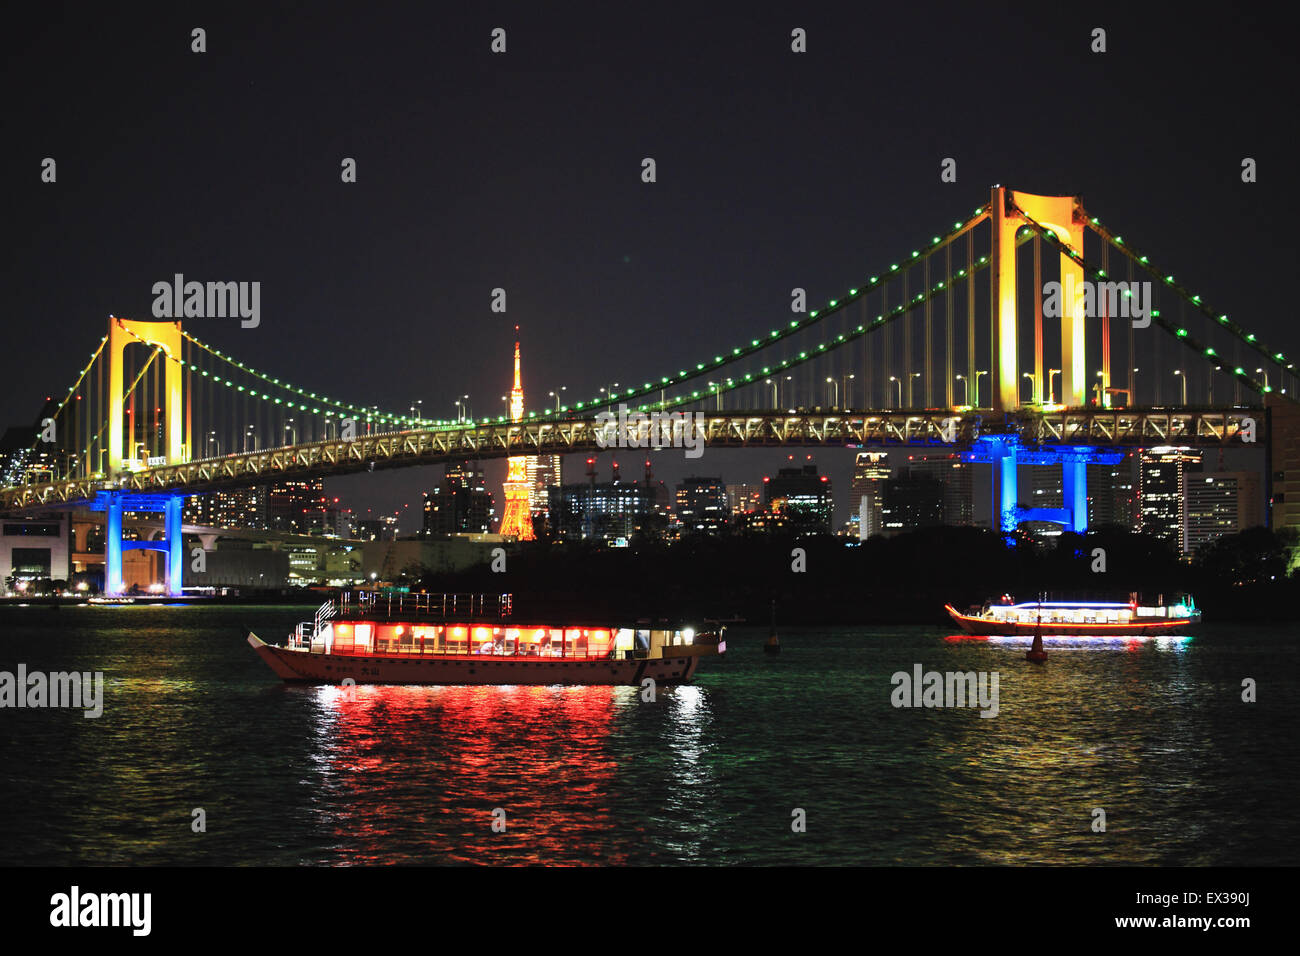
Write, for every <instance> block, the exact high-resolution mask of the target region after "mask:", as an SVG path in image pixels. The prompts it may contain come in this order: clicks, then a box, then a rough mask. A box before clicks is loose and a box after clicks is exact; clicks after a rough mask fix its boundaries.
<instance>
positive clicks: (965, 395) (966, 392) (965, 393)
mask: <svg viewBox="0 0 1300 956" xmlns="http://www.w3.org/2000/svg"><path fill="white" fill-rule="evenodd" d="M957 381H959V382H961V403H962V404H963V405H966V406H969V405H970V383H969V382H968V381H967V380H966V376H965V375H958V376H957Z"/></svg>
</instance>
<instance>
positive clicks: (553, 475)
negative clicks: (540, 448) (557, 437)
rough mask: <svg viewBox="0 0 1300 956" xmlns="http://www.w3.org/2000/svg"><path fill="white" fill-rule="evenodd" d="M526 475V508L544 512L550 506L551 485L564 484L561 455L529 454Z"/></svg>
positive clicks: (536, 512)
mask: <svg viewBox="0 0 1300 956" xmlns="http://www.w3.org/2000/svg"><path fill="white" fill-rule="evenodd" d="M525 462H526V469H525V471H526V474H527V476H528V510H529V511H530V512H531V513H532V514H534V515H537V514H545V513H546V512H547V510H548V509H549V508H550V506H551V498H550V493H549V492H548V491H547V489H548V488H550V487H551V486H552V485H562V484H564V475H563V470H562V465H563V462H564V456H563V455H529V456H528V457H527V458H526V459H525Z"/></svg>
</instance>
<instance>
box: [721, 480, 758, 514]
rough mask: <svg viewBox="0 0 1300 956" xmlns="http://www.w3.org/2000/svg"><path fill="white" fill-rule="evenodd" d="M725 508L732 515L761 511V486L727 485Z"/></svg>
mask: <svg viewBox="0 0 1300 956" xmlns="http://www.w3.org/2000/svg"><path fill="white" fill-rule="evenodd" d="M727 507H728V508H730V509H731V513H732V514H733V515H744V514H753V513H754V512H756V511H762V510H763V486H762V485H761V484H760V485H755V484H746V483H740V484H734V485H727Z"/></svg>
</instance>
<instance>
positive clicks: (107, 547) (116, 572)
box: [104, 494, 123, 597]
mask: <svg viewBox="0 0 1300 956" xmlns="http://www.w3.org/2000/svg"><path fill="white" fill-rule="evenodd" d="M122 510H123V509H122V496H121V495H115V494H110V495H109V496H108V501H107V503H106V506H105V528H104V531H105V534H104V593H105V594H107V595H108V596H109V597H118V596H120V595H121V594H122V591H123V585H122Z"/></svg>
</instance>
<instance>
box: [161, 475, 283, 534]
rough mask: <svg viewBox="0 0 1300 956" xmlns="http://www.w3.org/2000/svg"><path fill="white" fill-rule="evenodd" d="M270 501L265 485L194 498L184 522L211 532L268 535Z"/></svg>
mask: <svg viewBox="0 0 1300 956" xmlns="http://www.w3.org/2000/svg"><path fill="white" fill-rule="evenodd" d="M267 501H268V495H267V488H266V486H265V485H255V486H253V487H252V488H234V489H231V490H229V491H210V492H207V493H206V494H201V495H191V496H190V497H188V498H186V499H185V504H184V506H183V507H182V509H181V520H182V521H184V523H185V524H192V525H203V526H205V527H208V528H227V529H250V530H255V531H265V530H266V529H267V528H268V527H269V523H270V521H269V513H268V506H267Z"/></svg>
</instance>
